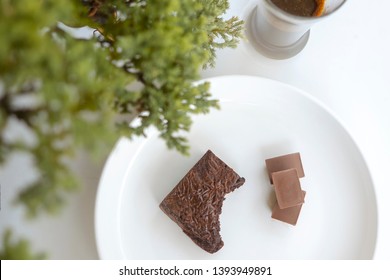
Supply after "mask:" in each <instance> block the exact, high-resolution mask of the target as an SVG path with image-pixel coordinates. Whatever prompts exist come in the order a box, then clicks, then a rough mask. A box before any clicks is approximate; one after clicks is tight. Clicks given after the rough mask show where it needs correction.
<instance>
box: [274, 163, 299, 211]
mask: <svg viewBox="0 0 390 280" xmlns="http://www.w3.org/2000/svg"><path fill="white" fill-rule="evenodd" d="M272 180H273V182H274V186H275V194H276V199H277V201H278V204H279V207H280V209H284V208H289V207H292V206H297V205H300V204H302V203H303V196H302V189H301V184H300V182H299V178H298V173H297V170H296V169H295V168H293V169H287V170H283V171H278V172H274V173H272Z"/></svg>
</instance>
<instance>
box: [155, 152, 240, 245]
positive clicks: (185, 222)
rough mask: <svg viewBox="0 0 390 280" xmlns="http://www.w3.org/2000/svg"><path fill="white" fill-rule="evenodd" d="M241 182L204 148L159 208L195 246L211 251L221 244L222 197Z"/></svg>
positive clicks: (233, 172) (234, 173)
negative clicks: (220, 217)
mask: <svg viewBox="0 0 390 280" xmlns="http://www.w3.org/2000/svg"><path fill="white" fill-rule="evenodd" d="M244 182H245V179H244V178H242V177H240V176H239V175H238V174H237V173H236V172H235V171H234V170H233V169H232V168H230V167H229V166H227V165H226V164H225V163H224V162H223V161H222V160H221V159H219V158H218V157H217V156H216V155H214V154H213V152H211V151H210V150H208V151H207V152H206V153H205V154H204V155H203V157H202V158H201V159H200V160H199V161H198V162H197V163H196V164H195V165H194V166H193V167H192V168H191V169H190V170H189V171H188V173H187V174H186V175H185V176H184V178H183V179H181V181H180V182H179V183H178V184H177V185H176V186H175V188H174V189H173V190H172V191H171V192H170V193H169V194H168V195H167V196H166V197H165V199H164V200H163V201H162V202H161V204H160V208H161V210H162V211H164V213H165V214H167V215H168V217H170V218H171V219H172V220H173V221H174V222H176V223H177V224H178V225H179V226H180V227H181V229H182V230H183V232H184V233H185V234H187V235H188V236H189V237H190V238H191V239H192V241H194V242H195V243H196V244H197V245H198V246H199V247H201V248H202V249H204V250H205V251H207V252H209V253H215V252H217V251H218V250H219V249H221V248H222V247H223V245H224V243H223V241H222V238H221V235H220V233H219V232H220V222H219V216H220V214H221V212H222V204H223V200H224V199H225V198H224V197H225V195H226V194H228V193H230V192H232V191H234V190H235V189H236V188H238V187H240V186H241V185H242V184H244Z"/></svg>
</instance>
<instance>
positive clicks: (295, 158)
mask: <svg viewBox="0 0 390 280" xmlns="http://www.w3.org/2000/svg"><path fill="white" fill-rule="evenodd" d="M265 164H266V166H267V171H268V176H269V179H270V181H271V184H273V180H272V173H274V172H278V171H282V170H286V169H291V168H295V169H296V170H297V173H298V177H299V178H302V177H305V172H304V171H303V166H302V161H301V155H300V154H299V153H293V154H288V155H283V156H278V157H274V158H269V159H266V160H265Z"/></svg>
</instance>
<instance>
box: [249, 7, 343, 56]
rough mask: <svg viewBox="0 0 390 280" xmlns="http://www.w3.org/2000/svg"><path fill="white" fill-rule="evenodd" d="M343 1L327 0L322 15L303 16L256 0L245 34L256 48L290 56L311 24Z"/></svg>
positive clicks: (305, 37)
mask: <svg viewBox="0 0 390 280" xmlns="http://www.w3.org/2000/svg"><path fill="white" fill-rule="evenodd" d="M346 1H347V0H326V2H325V10H324V12H323V14H322V15H321V16H317V17H314V16H313V17H303V16H296V15H293V14H290V13H287V12H285V11H283V10H282V9H280V8H279V7H277V6H276V5H275V4H274V3H272V1H271V0H257V2H258V4H257V6H256V7H255V8H254V9H253V11H252V13H251V14H250V16H249V18H248V19H247V35H248V37H249V40H250V41H251V43H252V45H253V46H254V47H255V48H256V50H257V51H259V52H261V53H262V54H263V55H265V56H267V57H270V58H273V59H287V58H290V57H293V56H294V55H296V54H298V53H299V52H300V51H301V50H302V49H303V48H304V47H305V45H306V43H307V41H308V40H309V35H310V27H311V26H312V25H313V24H315V23H317V22H319V21H322V20H323V19H325V18H328V17H329V16H330V15H332V14H333V13H334V12H335V11H336V10H338V9H339V8H340V7H341V6H342V5H343V4H344V3H345V2H346Z"/></svg>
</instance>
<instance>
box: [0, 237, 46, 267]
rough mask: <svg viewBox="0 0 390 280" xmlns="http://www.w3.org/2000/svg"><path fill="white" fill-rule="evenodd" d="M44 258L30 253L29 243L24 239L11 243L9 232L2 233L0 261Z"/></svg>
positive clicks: (38, 254) (42, 255)
mask: <svg viewBox="0 0 390 280" xmlns="http://www.w3.org/2000/svg"><path fill="white" fill-rule="evenodd" d="M45 258H46V255H45V254H44V253H37V254H34V253H32V252H31V248H30V243H29V242H28V241H27V240H26V239H19V240H18V241H13V240H12V232H11V230H6V231H5V232H4V235H3V246H2V249H1V250H0V260H42V259H45Z"/></svg>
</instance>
